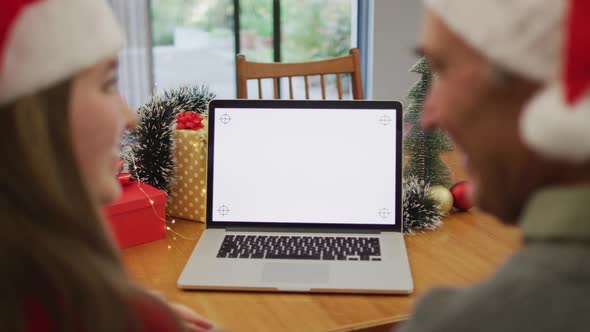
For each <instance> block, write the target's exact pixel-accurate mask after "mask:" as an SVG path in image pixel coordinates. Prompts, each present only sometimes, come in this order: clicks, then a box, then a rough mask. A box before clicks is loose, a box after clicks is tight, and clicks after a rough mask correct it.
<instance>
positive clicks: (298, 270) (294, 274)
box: [262, 263, 330, 283]
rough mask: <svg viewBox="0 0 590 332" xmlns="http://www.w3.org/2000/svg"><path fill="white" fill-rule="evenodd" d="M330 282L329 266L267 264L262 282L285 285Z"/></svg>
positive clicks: (263, 271)
mask: <svg viewBox="0 0 590 332" xmlns="http://www.w3.org/2000/svg"><path fill="white" fill-rule="evenodd" d="M329 280H330V267H329V266H328V264H299V263H294V264H289V263H266V264H264V267H263V269H262V281H265V282H285V283H327V282H328V281H329Z"/></svg>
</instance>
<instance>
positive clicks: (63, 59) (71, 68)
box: [0, 0, 125, 105]
mask: <svg viewBox="0 0 590 332" xmlns="http://www.w3.org/2000/svg"><path fill="white" fill-rule="evenodd" d="M124 43H125V41H124V37H123V33H122V31H121V29H120V27H119V25H118V24H117V22H116V20H115V17H114V15H113V13H112V11H111V8H110V6H109V4H108V3H106V2H105V1H104V0H41V1H38V2H35V3H33V4H31V5H29V6H28V7H26V8H25V9H24V10H23V12H22V13H21V14H20V15H19V17H18V18H17V19H16V21H15V23H14V25H13V26H12V27H11V30H10V32H9V36H8V39H7V42H6V45H5V48H4V50H3V52H4V54H3V58H2V59H3V62H2V63H1V64H0V65H1V67H0V105H2V104H6V103H8V102H10V101H13V100H14V99H16V98H18V97H21V96H24V95H29V94H32V93H35V92H37V91H39V90H42V89H44V88H48V87H50V86H51V85H53V84H56V83H58V82H59V81H62V80H65V79H67V78H69V77H71V76H73V75H74V74H76V73H77V72H79V71H81V70H83V69H86V68H89V67H91V66H92V65H94V64H97V63H99V62H100V61H102V60H106V59H108V58H109V57H115V56H116V55H117V52H118V51H119V50H120V49H121V48H122V47H123V46H124Z"/></svg>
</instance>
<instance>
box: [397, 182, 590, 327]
mask: <svg viewBox="0 0 590 332" xmlns="http://www.w3.org/2000/svg"><path fill="white" fill-rule="evenodd" d="M520 225H521V227H522V229H523V235H524V238H525V242H524V246H523V248H522V249H521V250H520V251H519V252H518V253H516V255H515V256H514V257H512V258H511V259H510V260H509V261H508V262H507V263H506V264H504V265H503V266H502V267H501V268H500V269H499V270H498V271H497V273H496V274H495V275H494V276H493V277H492V278H490V279H489V280H486V281H484V282H482V283H480V284H478V285H476V286H473V287H470V288H464V289H435V290H433V291H431V292H429V293H428V294H426V295H425V296H424V297H423V298H422V299H421V300H420V301H419V303H418V305H417V307H416V311H415V313H414V315H413V316H412V318H411V319H410V320H409V321H408V322H407V323H406V324H404V325H403V326H402V327H401V329H400V331H403V332H418V331H420V332H430V331H455V332H461V331H481V332H488V331H490V332H492V331H493V332H498V331H502V332H509V331H510V332H511V331H518V332H526V331H535V332H549V331H551V332H553V331H566V332H573V331H590V187H569V188H566V187H562V188H552V189H549V190H544V191H543V192H540V193H538V194H536V195H534V196H533V198H532V199H531V201H530V203H529V204H528V205H527V208H526V209H525V212H524V213H523V216H522V218H521V221H520Z"/></svg>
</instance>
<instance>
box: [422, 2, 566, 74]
mask: <svg viewBox="0 0 590 332" xmlns="http://www.w3.org/2000/svg"><path fill="white" fill-rule="evenodd" d="M425 2H426V5H427V7H428V8H429V9H430V10H432V11H433V12H434V14H435V15H437V16H438V17H440V18H441V19H442V21H443V22H444V23H445V24H446V25H447V26H448V27H449V29H451V31H453V32H455V33H456V34H457V35H459V36H461V37H462V38H463V39H464V40H465V41H466V42H467V43H468V44H470V45H471V46H472V47H474V48H476V49H477V50H479V51H480V52H481V53H482V54H483V55H484V56H486V57H487V58H489V59H490V60H491V61H492V62H494V63H496V64H498V65H500V66H501V67H503V68H505V69H507V70H509V71H512V72H514V73H516V74H520V75H522V76H524V77H527V78H531V79H534V80H537V81H549V80H552V79H555V78H556V77H558V76H559V74H560V64H561V49H562V48H561V44H562V40H563V24H562V23H563V19H564V17H565V13H566V1H563V0H517V1H516V0H468V1H465V0H425Z"/></svg>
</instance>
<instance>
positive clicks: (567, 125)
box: [520, 83, 590, 162]
mask: <svg viewBox="0 0 590 332" xmlns="http://www.w3.org/2000/svg"><path fill="white" fill-rule="evenodd" d="M520 133H521V136H522V138H523V140H524V142H525V143H526V144H527V145H528V146H530V147H531V148H532V149H533V150H535V151H537V152H539V153H541V154H542V155H544V156H547V157H550V158H554V159H560V160H569V161H572V162H583V161H587V160H588V159H590V96H588V95H586V96H585V97H584V98H582V99H581V100H579V101H578V102H577V103H576V104H575V106H571V107H570V106H567V104H566V101H565V98H564V93H563V87H562V86H561V85H560V84H559V83H554V84H551V85H548V86H547V87H546V88H545V89H544V90H543V91H541V93H539V94H537V95H536V96H535V97H534V98H533V99H532V100H531V101H530V102H529V104H528V105H527V107H526V108H525V110H524V111H523V113H522V116H521V119H520Z"/></svg>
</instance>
